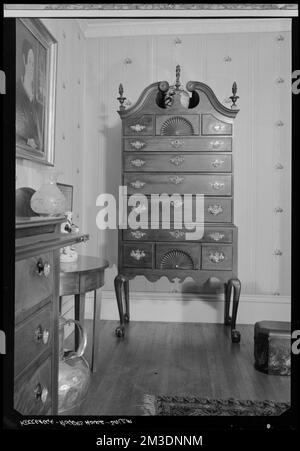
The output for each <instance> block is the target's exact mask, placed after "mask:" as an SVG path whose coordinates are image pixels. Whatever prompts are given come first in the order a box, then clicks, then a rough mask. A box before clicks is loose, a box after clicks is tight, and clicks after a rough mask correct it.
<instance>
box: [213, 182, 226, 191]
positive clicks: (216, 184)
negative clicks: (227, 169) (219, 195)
mask: <svg viewBox="0 0 300 451" xmlns="http://www.w3.org/2000/svg"><path fill="white" fill-rule="evenodd" d="M211 187H212V188H213V189H215V190H217V191H219V190H220V189H223V188H224V183H223V182H214V183H211Z"/></svg>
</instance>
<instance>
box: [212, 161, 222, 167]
mask: <svg viewBox="0 0 300 451" xmlns="http://www.w3.org/2000/svg"><path fill="white" fill-rule="evenodd" d="M223 163H224V160H218V159H216V160H214V161H212V162H211V165H212V166H213V167H214V168H218V167H219V166H221V165H222V164H223Z"/></svg>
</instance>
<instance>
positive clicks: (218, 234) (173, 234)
mask: <svg viewBox="0 0 300 451" xmlns="http://www.w3.org/2000/svg"><path fill="white" fill-rule="evenodd" d="M191 232H192V230H187V229H185V228H182V229H162V228H160V229H158V230H152V229H141V230H129V229H127V230H123V240H125V241H177V242H178V241H179V242H180V241H193V239H192V240H187V239H186V233H191ZM197 241H198V240H197ZM199 241H201V242H209V243H210V242H212V243H216V242H217V243H231V242H232V230H231V229H229V230H228V229H214V228H209V229H206V228H205V230H204V235H203V238H201V240H199Z"/></svg>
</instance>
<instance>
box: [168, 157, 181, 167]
mask: <svg viewBox="0 0 300 451" xmlns="http://www.w3.org/2000/svg"><path fill="white" fill-rule="evenodd" d="M183 162H184V158H183V156H182V155H176V157H172V158H170V163H172V164H174V165H175V166H180V165H181V164H182V163H183Z"/></svg>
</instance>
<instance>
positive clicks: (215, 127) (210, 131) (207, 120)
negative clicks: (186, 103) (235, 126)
mask: <svg viewBox="0 0 300 451" xmlns="http://www.w3.org/2000/svg"><path fill="white" fill-rule="evenodd" d="M202 135H232V124H228V123H227V122H223V121H220V120H219V119H217V118H216V117H215V116H213V115H212V114H202Z"/></svg>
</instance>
